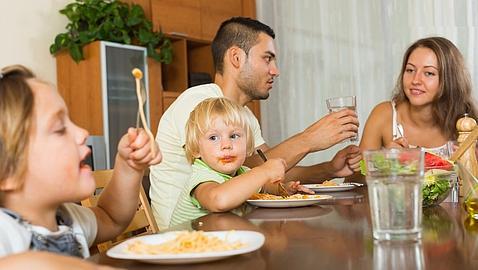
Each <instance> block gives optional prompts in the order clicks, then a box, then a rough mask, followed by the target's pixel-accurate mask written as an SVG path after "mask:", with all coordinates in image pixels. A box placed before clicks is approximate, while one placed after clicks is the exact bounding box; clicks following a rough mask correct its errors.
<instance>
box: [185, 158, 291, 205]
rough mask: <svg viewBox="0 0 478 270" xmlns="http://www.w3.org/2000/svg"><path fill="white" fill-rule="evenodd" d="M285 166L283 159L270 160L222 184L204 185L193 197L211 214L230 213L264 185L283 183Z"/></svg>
mask: <svg viewBox="0 0 478 270" xmlns="http://www.w3.org/2000/svg"><path fill="white" fill-rule="evenodd" d="M285 166H286V164H285V162H284V160H282V159H269V161H267V162H266V163H264V164H263V165H261V166H258V167H255V168H253V169H251V170H250V171H248V172H247V173H244V174H241V175H239V176H236V177H233V178H232V179H230V180H229V181H227V182H224V183H222V184H218V183H215V182H205V183H202V184H200V185H198V186H197V187H196V189H195V190H194V192H193V195H194V196H195V198H196V199H197V200H198V201H199V203H200V204H201V206H202V207H203V208H205V209H207V210H209V211H211V212H225V211H229V210H231V209H234V208H236V207H237V206H239V205H241V204H242V203H244V202H245V201H246V200H247V199H248V198H249V197H250V196H251V195H252V194H253V193H255V192H257V190H259V189H260V188H261V187H262V186H263V185H264V184H266V183H268V182H279V181H282V180H283V178H284V170H285Z"/></svg>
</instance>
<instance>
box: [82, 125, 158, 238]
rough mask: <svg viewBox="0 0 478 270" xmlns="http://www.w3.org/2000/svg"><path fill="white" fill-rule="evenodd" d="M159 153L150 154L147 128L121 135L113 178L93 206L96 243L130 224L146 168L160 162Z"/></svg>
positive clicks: (110, 236)
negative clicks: (96, 227)
mask: <svg viewBox="0 0 478 270" xmlns="http://www.w3.org/2000/svg"><path fill="white" fill-rule="evenodd" d="M156 153H157V154H156V156H153V155H152V154H151V144H150V143H149V138H148V136H147V134H146V133H145V132H144V131H140V132H139V133H138V132H137V131H136V130H135V129H130V130H128V134H127V135H125V136H123V138H121V140H120V142H119V144H118V155H117V156H116V160H115V168H114V171H113V176H112V178H111V181H110V182H109V183H108V185H107V186H106V187H105V188H104V190H103V191H102V192H101V195H100V198H99V200H98V204H97V206H96V207H93V208H92V210H93V212H94V213H95V215H96V219H97V224H98V233H97V236H96V239H95V242H96V243H101V242H104V241H107V240H111V239H113V238H114V237H116V236H118V235H119V234H120V233H122V232H123V231H124V230H125V229H126V227H127V226H128V225H129V223H130V222H131V220H132V218H133V216H134V214H135V212H136V209H137V207H138V200H139V188H140V186H141V181H142V179H143V173H144V169H145V168H146V167H148V166H149V165H153V164H157V163H159V162H160V161H161V154H160V152H159V151H156Z"/></svg>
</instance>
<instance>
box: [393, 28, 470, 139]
mask: <svg viewBox="0 0 478 270" xmlns="http://www.w3.org/2000/svg"><path fill="white" fill-rule="evenodd" d="M417 48H428V49H430V50H432V51H433V52H434V53H435V55H436V57H437V59H438V70H439V71H438V72H439V78H440V82H439V89H438V94H437V96H436V97H435V99H434V100H433V109H432V110H433V111H432V113H433V119H434V120H435V123H436V124H437V125H438V126H439V127H441V129H442V132H443V134H444V135H445V136H446V137H447V138H449V139H451V140H454V139H456V138H457V136H458V134H457V130H456V121H457V120H458V119H459V118H460V117H462V116H463V114H465V113H467V114H468V115H469V116H471V117H473V118H475V119H476V117H477V116H478V115H477V109H476V105H475V101H474V99H473V97H472V85H471V78H470V74H469V72H468V69H467V68H466V66H465V61H464V59H463V56H462V54H461V53H460V51H459V50H458V48H457V47H456V46H455V45H454V44H453V43H452V42H451V41H449V40H448V39H446V38H443V37H428V38H423V39H420V40H417V41H416V42H415V43H413V44H412V45H411V46H410V47H409V48H408V49H407V51H406V52H405V55H404V56H403V63H402V69H401V71H400V75H399V77H398V79H397V82H396V85H395V90H394V96H393V100H394V101H395V102H396V103H397V104H400V103H402V102H409V100H408V98H407V96H406V95H405V91H404V89H403V74H404V72H405V68H406V65H407V63H408V58H409V57H410V54H412V52H413V51H414V50H415V49H417Z"/></svg>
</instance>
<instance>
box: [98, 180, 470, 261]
mask: <svg viewBox="0 0 478 270" xmlns="http://www.w3.org/2000/svg"><path fill="white" fill-rule="evenodd" d="M328 194H330V195H333V196H335V198H334V199H333V200H330V201H327V202H323V203H321V204H320V205H313V206H307V207H298V208H284V209H272V208H255V207H251V206H245V207H244V208H243V209H242V215H236V214H232V213H218V214H210V215H207V216H204V217H201V218H199V219H197V220H194V221H192V222H189V223H187V224H183V226H179V227H177V228H173V229H184V228H186V229H196V230H204V231H213V230H253V231H259V232H261V233H263V234H264V235H265V237H266V240H265V244H264V246H262V248H261V249H259V250H257V251H255V252H252V253H249V254H245V255H239V256H234V257H229V258H227V259H224V260H220V261H215V262H209V263H201V264H185V265H157V264H156V265H155V264H147V263H143V262H139V261H135V260H119V259H113V258H109V257H108V256H106V254H96V255H94V256H92V257H90V258H89V260H91V261H94V262H96V263H99V264H105V265H110V266H115V267H123V268H127V269H158V267H159V268H160V269H215V270H220V269H227V270H233V269H274V270H280V269H434V270H439V269H478V221H474V220H472V219H471V220H470V219H469V218H468V217H467V215H466V212H465V210H464V209H463V207H462V204H461V203H442V204H441V205H440V206H438V207H433V208H424V210H423V232H422V235H423V236H422V239H421V240H420V241H418V242H376V241H374V240H373V238H372V227H371V226H372V225H371V221H370V208H369V203H368V198H367V188H366V187H361V188H356V189H354V190H353V191H347V192H334V193H328Z"/></svg>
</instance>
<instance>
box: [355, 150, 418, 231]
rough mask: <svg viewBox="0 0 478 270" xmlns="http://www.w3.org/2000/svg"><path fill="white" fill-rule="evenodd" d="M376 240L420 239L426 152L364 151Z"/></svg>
mask: <svg viewBox="0 0 478 270" xmlns="http://www.w3.org/2000/svg"><path fill="white" fill-rule="evenodd" d="M363 155H364V160H365V167H366V180H367V185H368V193H369V202H370V211H371V216H372V225H373V237H374V238H375V239H377V240H418V239H420V238H421V230H422V228H421V224H422V192H421V186H422V183H423V174H424V152H423V150H421V149H418V148H414V149H410V148H401V149H384V150H374V151H364V153H363Z"/></svg>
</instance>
